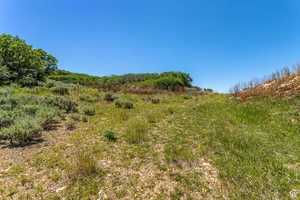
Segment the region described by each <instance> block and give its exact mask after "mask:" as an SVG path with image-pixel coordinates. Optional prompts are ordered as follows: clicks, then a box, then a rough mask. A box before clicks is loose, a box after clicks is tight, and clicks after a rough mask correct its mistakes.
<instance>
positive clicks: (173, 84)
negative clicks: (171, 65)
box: [152, 77, 184, 91]
mask: <svg viewBox="0 0 300 200" xmlns="http://www.w3.org/2000/svg"><path fill="white" fill-rule="evenodd" d="M152 82H153V84H154V86H155V87H157V88H158V89H161V90H170V91H177V90H180V89H181V88H183V87H184V83H183V82H182V81H181V79H179V78H174V77H161V78H159V79H156V80H153V81H152Z"/></svg>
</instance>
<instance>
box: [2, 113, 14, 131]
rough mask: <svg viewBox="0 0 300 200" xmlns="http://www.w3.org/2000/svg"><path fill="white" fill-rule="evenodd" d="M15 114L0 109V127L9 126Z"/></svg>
mask: <svg viewBox="0 0 300 200" xmlns="http://www.w3.org/2000/svg"><path fill="white" fill-rule="evenodd" d="M15 119H16V116H15V115H14V113H13V112H7V111H3V110H0V129H1V128H6V127H9V126H10V125H12V124H13V123H14V121H15Z"/></svg>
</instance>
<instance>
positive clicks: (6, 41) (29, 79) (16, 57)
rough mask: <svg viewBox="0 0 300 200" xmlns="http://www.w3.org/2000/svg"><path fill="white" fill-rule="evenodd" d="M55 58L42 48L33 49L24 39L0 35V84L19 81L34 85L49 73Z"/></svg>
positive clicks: (55, 61)
mask: <svg viewBox="0 0 300 200" xmlns="http://www.w3.org/2000/svg"><path fill="white" fill-rule="evenodd" d="M56 65H57V60H56V59H55V57H53V56H52V55H50V54H48V53H47V52H45V51H43V50H42V49H33V48H32V47H31V46H30V45H28V44H27V43H26V42H25V41H24V40H21V39H20V38H18V37H14V36H11V35H7V34H2V35H0V72H1V76H0V85H3V84H8V83H12V82H13V83H19V84H20V85H22V86H34V85H37V84H38V81H43V80H44V78H45V76H46V75H47V74H51V73H52V72H53V71H54V70H55V69H56Z"/></svg>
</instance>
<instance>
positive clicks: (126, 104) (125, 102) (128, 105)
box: [115, 99, 133, 109]
mask: <svg viewBox="0 0 300 200" xmlns="http://www.w3.org/2000/svg"><path fill="white" fill-rule="evenodd" d="M115 105H116V107H118V108H126V109H132V108H133V103H132V102H130V101H128V100H123V99H118V100H117V101H116V102H115Z"/></svg>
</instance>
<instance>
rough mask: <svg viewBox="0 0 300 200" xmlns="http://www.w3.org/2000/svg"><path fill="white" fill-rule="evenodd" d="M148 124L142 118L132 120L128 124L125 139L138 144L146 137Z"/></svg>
mask: <svg viewBox="0 0 300 200" xmlns="http://www.w3.org/2000/svg"><path fill="white" fill-rule="evenodd" d="M147 132H148V126H147V124H146V123H145V122H144V121H143V120H133V121H131V122H130V123H129V124H128V128H127V130H126V136H125V137H126V140H127V142H128V143H130V144H138V143H141V142H143V141H145V140H146V139H147Z"/></svg>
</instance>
